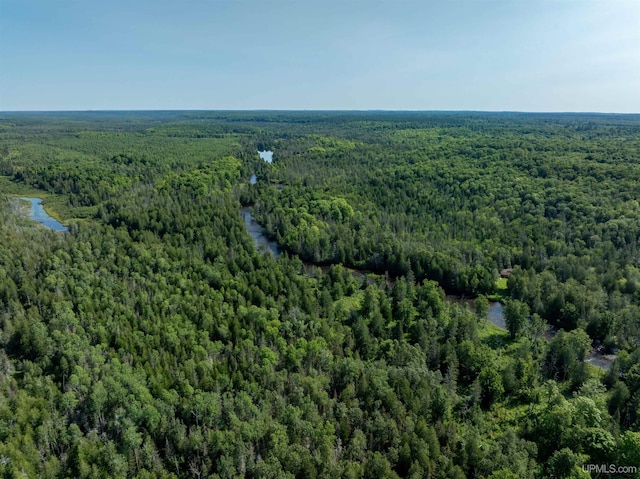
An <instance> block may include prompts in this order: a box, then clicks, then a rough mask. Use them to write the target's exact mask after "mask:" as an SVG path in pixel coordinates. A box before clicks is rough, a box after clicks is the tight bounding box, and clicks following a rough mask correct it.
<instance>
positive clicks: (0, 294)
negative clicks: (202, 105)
mask: <svg viewBox="0 0 640 479" xmlns="http://www.w3.org/2000/svg"><path fill="white" fill-rule="evenodd" d="M259 151H272V152H273V161H272V162H266V161H264V160H263V159H261V158H260V156H259V154H258V152H259ZM252 175H255V177H254V178H253V180H254V181H250V178H252ZM639 180H640V115H603V114H519V113H472V112H469V113H464V112H460V113H447V112H382V111H381V112H338V111H336V112H330V111H326V112H286V111H282V112H278V111H258V112H250V111H246V112H239V111H238V112H222V111H203V112H198V111H183V112H180V111H164V112H163V111H154V112H77V113H74V112H59V113H8V112H4V113H0V477H6V478H19V477H41V478H60V479H63V478H112V477H113V478H140V479H145V478H156V477H158V478H198V479H199V478H209V477H212V478H220V479H222V478H224V479H227V478H229V479H231V478H243V477H247V478H332V479H335V478H345V479H346V478H349V479H351V478H353V479H355V478H389V479H391V478H405V477H406V478H434V479H449V478H452V479H457V478H460V479H462V478H481V479H521V478H523V479H537V478H590V477H591V478H596V477H636V478H638V477H640V471H639V470H638V468H639V467H640V250H639V248H640V244H639V242H640V203H639V201H640V181H639ZM21 197H36V198H41V199H42V200H43V204H44V207H45V208H46V210H47V212H48V214H50V215H51V216H53V217H55V218H56V219H57V220H59V221H61V222H62V223H63V224H64V225H66V226H67V227H68V231H67V232H57V231H52V230H49V229H47V228H45V227H44V226H42V225H40V224H39V223H37V222H35V221H33V220H32V219H31V218H30V217H29V215H28V214H27V213H26V211H27V208H26V206H25V204H24V202H22V201H21V200H20V198H21ZM241 208H248V209H250V211H251V212H252V214H253V216H254V217H255V219H256V220H257V221H258V222H259V223H260V225H261V227H262V228H263V231H264V234H265V235H267V236H268V237H269V238H270V239H271V240H273V241H275V242H277V244H278V245H279V249H280V251H281V254H279V255H277V256H276V255H273V254H272V253H271V252H270V251H267V250H265V249H264V248H260V247H258V246H256V244H255V242H254V238H252V236H251V235H250V234H249V233H248V232H247V230H246V227H245V221H244V220H243V217H242V216H241V214H240V211H241ZM356 272H357V273H358V274H355V273H356ZM496 301H499V302H501V303H502V304H503V305H504V309H503V311H504V318H505V321H506V329H501V328H499V327H497V326H495V325H494V324H492V323H491V322H490V321H488V320H487V318H488V307H489V304H490V302H496ZM594 354H599V355H608V356H609V357H615V360H614V361H613V363H612V364H611V365H610V367H609V366H608V367H607V368H601V367H596V366H595V365H593V364H591V363H590V362H587V361H585V360H586V359H588V358H589V357H590V355H594ZM605 464H606V465H611V466H610V467H613V466H615V468H617V469H616V470H614V471H612V470H611V469H609V470H608V471H607V472H603V471H602V470H601V469H599V470H595V469H594V468H591V467H590V466H591V465H605ZM598 471H600V472H598Z"/></svg>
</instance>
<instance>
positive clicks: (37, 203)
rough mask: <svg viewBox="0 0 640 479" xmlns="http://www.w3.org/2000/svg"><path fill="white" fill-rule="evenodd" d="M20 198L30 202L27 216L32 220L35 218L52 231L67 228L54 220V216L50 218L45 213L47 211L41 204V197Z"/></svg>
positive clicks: (65, 229) (66, 229)
mask: <svg viewBox="0 0 640 479" xmlns="http://www.w3.org/2000/svg"><path fill="white" fill-rule="evenodd" d="M20 199H21V200H22V201H27V202H29V203H30V211H29V216H30V217H31V218H33V219H34V220H36V221H37V222H39V223H42V224H43V225H44V226H46V227H47V228H49V229H52V230H54V231H68V230H69V228H67V227H66V226H65V225H63V224H62V223H59V222H58V221H57V220H55V219H54V218H52V217H51V216H49V215H48V214H47V212H46V211H45V210H44V208H43V206H42V199H41V198H27V197H22V198H20Z"/></svg>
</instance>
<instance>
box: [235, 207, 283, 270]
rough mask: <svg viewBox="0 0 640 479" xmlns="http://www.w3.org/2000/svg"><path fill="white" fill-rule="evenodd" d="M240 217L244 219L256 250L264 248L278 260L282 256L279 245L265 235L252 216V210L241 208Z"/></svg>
mask: <svg viewBox="0 0 640 479" xmlns="http://www.w3.org/2000/svg"><path fill="white" fill-rule="evenodd" d="M240 215H241V216H242V218H243V219H244V226H245V228H247V232H248V233H249V235H251V238H253V242H254V244H255V245H256V248H258V249H263V248H264V249H266V250H267V251H269V252H270V253H271V254H272V255H273V256H274V257H275V258H277V257H278V255H280V247H279V246H278V243H277V242H275V241H273V240H272V239H269V238H268V237H267V235H266V234H265V233H264V228H263V227H262V226H261V225H260V223H258V222H257V221H256V220H255V218H254V217H253V215H252V214H251V208H249V207H248V206H245V207H244V208H241V209H240Z"/></svg>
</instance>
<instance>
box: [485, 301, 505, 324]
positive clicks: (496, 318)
mask: <svg viewBox="0 0 640 479" xmlns="http://www.w3.org/2000/svg"><path fill="white" fill-rule="evenodd" d="M489 321H490V322H491V323H493V324H495V325H496V326H498V327H499V328H502V329H507V323H506V321H505V320H504V312H503V311H502V304H501V303H498V302H495V303H494V302H490V303H489Z"/></svg>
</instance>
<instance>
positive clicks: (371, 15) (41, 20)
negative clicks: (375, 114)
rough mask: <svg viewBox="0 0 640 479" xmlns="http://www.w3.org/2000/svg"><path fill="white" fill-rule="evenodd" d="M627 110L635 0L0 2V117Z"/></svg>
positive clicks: (631, 99) (635, 106)
mask: <svg viewBox="0 0 640 479" xmlns="http://www.w3.org/2000/svg"><path fill="white" fill-rule="evenodd" d="M158 109H160V110H163V109H166V110H174V109H197V110H254V109H275V110H476V111H543V112H557V111H563V112H564V111H575V112H582V111H585V112H616V113H640V0H535V1H534V0H437V1H429V0H416V1H413V0H384V1H382V0H341V1H335V0H314V1H310V0H309V1H308V0H171V1H170V0H126V1H123V0H108V1H107V0H0V110H158Z"/></svg>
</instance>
